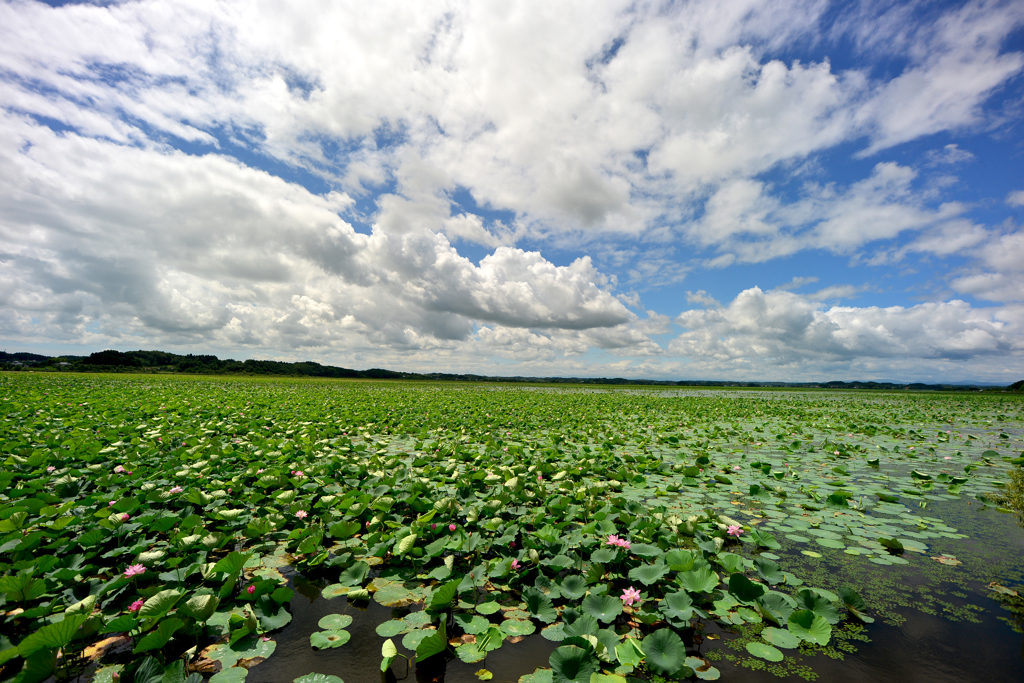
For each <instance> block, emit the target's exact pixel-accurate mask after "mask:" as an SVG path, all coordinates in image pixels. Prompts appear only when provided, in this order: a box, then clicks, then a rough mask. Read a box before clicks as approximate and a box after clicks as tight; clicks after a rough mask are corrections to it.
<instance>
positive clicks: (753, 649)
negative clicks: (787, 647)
mask: <svg viewBox="0 0 1024 683" xmlns="http://www.w3.org/2000/svg"><path fill="white" fill-rule="evenodd" d="M747 652H749V653H750V654H752V655H754V656H755V657H760V658H761V659H767V660H768V661H769V662H781V661H782V659H783V655H782V652H780V651H779V650H778V649H776V648H774V647H772V646H771V645H765V644H764V643H758V642H752V643H747Z"/></svg>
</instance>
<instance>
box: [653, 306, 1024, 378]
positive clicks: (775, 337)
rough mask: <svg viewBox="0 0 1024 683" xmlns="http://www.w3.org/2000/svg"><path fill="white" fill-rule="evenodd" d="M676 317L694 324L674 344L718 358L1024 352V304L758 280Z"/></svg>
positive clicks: (686, 352) (685, 352)
mask: <svg viewBox="0 0 1024 683" xmlns="http://www.w3.org/2000/svg"><path fill="white" fill-rule="evenodd" d="M676 322H677V323H678V324H679V325H680V326H682V327H683V328H685V329H686V331H685V332H684V333H683V334H681V335H680V336H679V337H677V338H676V339H674V340H672V342H670V344H669V351H670V352H672V353H673V354H675V355H679V356H686V357H689V358H694V359H710V360H714V361H717V362H723V361H730V360H747V361H751V360H756V361H759V362H761V363H767V364H770V365H780V366H796V365H800V364H802V363H807V362H814V361H819V362H827V363H837V362H842V361H850V360H855V359H863V358H882V359H892V358H904V359H910V360H913V359H945V360H968V359H972V358H975V357H979V356H997V355H998V356H1004V355H1008V354H1013V355H1014V356H1019V355H1020V354H1021V353H1022V352H1024V336H1022V335H1021V332H1022V331H1024V319H1022V318H1021V317H1020V315H1019V312H1016V313H1012V314H1009V313H1008V312H1007V311H992V310H985V309H982V310H975V309H972V308H971V306H970V305H968V304H967V303H965V302H963V301H950V302H946V303H924V304H919V305H917V306H912V307H903V306H892V307H888V308H879V307H865V308H854V307H845V306H833V307H831V308H824V307H822V306H821V305H820V304H818V303H815V302H813V301H811V300H809V299H808V298H807V297H802V296H800V295H797V294H793V293H791V292H784V291H772V292H763V291H761V290H760V289H759V288H757V287H754V288H751V289H747V290H744V291H743V292H741V293H740V294H739V295H738V296H737V297H736V298H735V299H734V300H733V301H732V302H731V303H730V304H729V305H728V306H726V307H724V308H721V309H713V310H694V311H686V312H684V313H682V314H681V315H680V316H679V317H678V318H677V319H676Z"/></svg>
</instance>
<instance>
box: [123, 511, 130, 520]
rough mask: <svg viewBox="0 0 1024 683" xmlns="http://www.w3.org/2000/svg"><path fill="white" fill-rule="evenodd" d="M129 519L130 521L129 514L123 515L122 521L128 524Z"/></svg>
mask: <svg viewBox="0 0 1024 683" xmlns="http://www.w3.org/2000/svg"><path fill="white" fill-rule="evenodd" d="M128 519H129V514H128V513H127V512H126V513H124V514H123V515H121V521H122V522H127V521H128Z"/></svg>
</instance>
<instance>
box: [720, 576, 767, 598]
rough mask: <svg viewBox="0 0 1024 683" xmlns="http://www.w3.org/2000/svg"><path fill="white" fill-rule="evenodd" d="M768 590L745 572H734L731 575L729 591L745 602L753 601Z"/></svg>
mask: <svg viewBox="0 0 1024 683" xmlns="http://www.w3.org/2000/svg"><path fill="white" fill-rule="evenodd" d="M767 591H768V589H767V588H765V587H764V586H762V585H761V584H759V583H754V582H753V581H751V580H750V579H748V578H747V577H746V576H745V575H743V574H733V575H732V576H730V577H729V592H730V593H732V594H733V595H735V596H736V599H737V600H739V601H740V602H744V603H748V604H749V603H752V602H754V601H755V600H757V599H758V598H760V597H761V596H763V595H764V594H765V593H766V592H767Z"/></svg>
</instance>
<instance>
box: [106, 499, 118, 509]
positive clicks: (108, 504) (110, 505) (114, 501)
mask: <svg viewBox="0 0 1024 683" xmlns="http://www.w3.org/2000/svg"><path fill="white" fill-rule="evenodd" d="M116 502H117V501H116V500H112V501H110V502H109V503H107V507H112V506H113V505H114V503H116Z"/></svg>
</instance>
